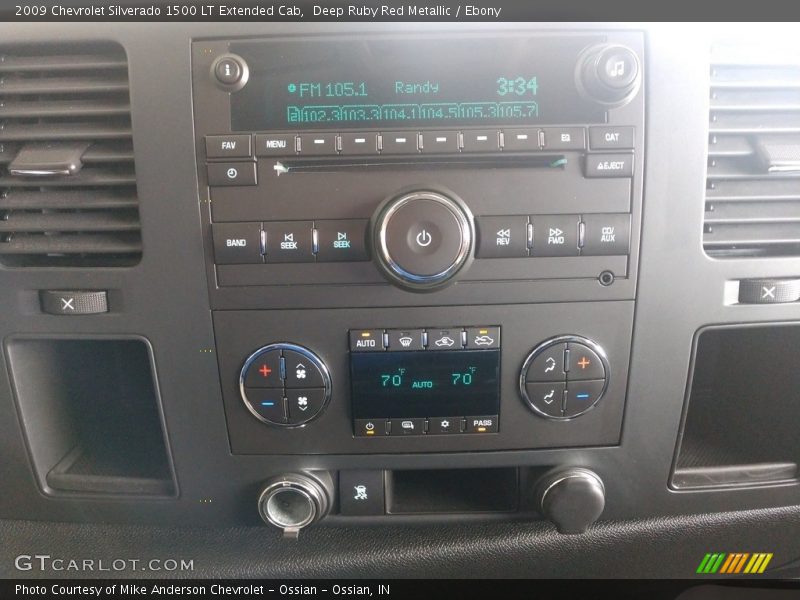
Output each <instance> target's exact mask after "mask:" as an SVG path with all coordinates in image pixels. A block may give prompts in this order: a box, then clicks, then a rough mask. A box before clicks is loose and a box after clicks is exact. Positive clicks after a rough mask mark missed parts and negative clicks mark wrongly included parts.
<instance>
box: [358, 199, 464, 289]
mask: <svg viewBox="0 0 800 600" xmlns="http://www.w3.org/2000/svg"><path fill="white" fill-rule="evenodd" d="M371 232H372V236H371V238H372V245H373V256H375V257H376V261H377V263H378V267H379V268H380V269H381V271H383V273H384V275H385V276H386V277H387V278H388V279H389V281H391V282H392V283H394V284H395V285H398V286H399V287H402V288H404V289H407V290H410V291H417V292H425V291H432V290H435V289H438V288H441V287H443V286H445V285H447V284H448V283H450V282H452V280H453V278H454V277H455V276H456V274H457V273H458V272H459V271H461V270H462V269H464V268H465V267H466V265H467V264H468V263H469V261H470V260H471V258H472V252H473V245H474V239H475V235H474V233H473V219H472V214H471V213H470V211H469V208H467V206H466V205H465V204H464V203H463V202H462V201H461V200H460V199H458V198H457V197H456V196H455V195H453V194H451V193H447V194H445V193H442V192H438V191H430V190H420V191H412V192H408V193H405V194H402V195H400V196H395V197H393V198H390V199H389V200H387V201H385V202H384V203H383V204H381V206H379V207H378V210H377V211H376V212H375V215H374V216H373V219H372V225H371Z"/></svg>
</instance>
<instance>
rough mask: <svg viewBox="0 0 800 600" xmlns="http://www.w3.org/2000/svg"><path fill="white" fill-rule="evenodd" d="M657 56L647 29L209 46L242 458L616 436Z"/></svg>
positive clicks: (198, 118)
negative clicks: (648, 97) (649, 93)
mask: <svg viewBox="0 0 800 600" xmlns="http://www.w3.org/2000/svg"><path fill="white" fill-rule="evenodd" d="M643 58H644V38H643V36H642V34H641V33H640V32H635V31H607V32H605V31H597V32H592V31H581V32H573V33H571V32H547V33H535V34H525V33H521V32H511V31H509V32H506V33H504V34H503V35H502V36H499V35H493V36H490V35H486V34H458V35H455V34H452V33H440V34H437V33H434V32H431V33H426V34H418V35H401V34H389V35H386V34H383V35H380V34H372V35H362V36H359V37H358V38H355V37H350V38H347V37H343V36H340V37H333V36H304V37H288V36H287V37H279V38H278V37H275V38H264V39H249V40H248V39H237V40H198V41H195V42H194V43H193V89H194V109H195V110H194V117H195V135H196V149H197V159H198V174H199V175H198V183H199V193H200V206H201V211H202V215H203V223H204V226H205V231H204V236H205V238H204V239H205V242H206V246H205V248H206V259H207V272H208V279H209V293H210V297H211V305H212V308H213V311H214V324H215V335H216V339H217V351H218V356H219V367H220V373H221V375H222V377H223V381H224V388H223V397H224V401H225V414H226V418H227V424H228V429H229V432H230V439H231V449H232V451H233V452H234V453H235V454H284V455H286V454H332V453H333V454H360V453H371V454H380V453H414V452H458V451H476V450H487V451H489V450H520V449H531V448H558V447H575V446H587V445H613V444H616V443H618V442H619V435H620V429H621V424H622V415H623V407H624V402H625V389H626V382H627V364H628V358H629V355H630V334H631V328H632V324H633V309H634V302H633V301H634V299H635V291H636V275H637V261H638V247H639V224H640V221H641V214H642V212H641V209H642V165H643V149H644V89H643V86H642V84H641V82H642V81H643V78H644V70H643V68H644V67H643V65H644V64H645V63H644V60H643ZM410 292H426V293H425V294H422V293H410ZM501 332H502V346H501V335H500V334H501ZM348 336H349V337H348ZM348 339H349V345H348V342H347V340H348Z"/></svg>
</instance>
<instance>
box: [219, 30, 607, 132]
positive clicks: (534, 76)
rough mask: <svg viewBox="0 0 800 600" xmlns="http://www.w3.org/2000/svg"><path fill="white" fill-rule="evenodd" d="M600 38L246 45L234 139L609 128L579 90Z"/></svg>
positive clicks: (239, 48) (234, 106)
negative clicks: (276, 134)
mask: <svg viewBox="0 0 800 600" xmlns="http://www.w3.org/2000/svg"><path fill="white" fill-rule="evenodd" d="M602 39H603V38H601V37H599V36H576V37H558V38H555V37H548V36H538V37H525V36H519V35H513V34H508V35H500V34H498V35H497V36H496V37H491V38H490V37H470V38H439V39H427V38H392V37H384V38H355V37H354V38H353V39H351V40H335V41H331V40H327V41H326V40H313V39H307V40H304V41H276V42H240V43H233V44H231V51H232V52H234V53H236V54H239V55H240V56H242V57H243V58H244V59H245V60H246V61H247V64H248V68H249V70H250V78H249V80H248V82H247V84H246V85H245V86H244V88H243V89H242V90H240V91H238V92H235V93H233V94H231V128H232V130H234V131H303V130H320V129H333V130H347V129H385V128H405V127H418V128H425V129H430V128H437V127H442V128H460V127H481V126H492V127H497V126H509V127H524V126H528V125H538V124H585V123H598V122H604V121H605V116H606V115H605V110H604V109H603V108H602V107H601V106H599V105H597V104H595V103H593V102H590V101H588V100H585V99H584V98H582V97H581V96H580V95H579V93H578V90H577V86H576V84H575V65H576V62H577V59H578V56H579V54H580V53H581V51H582V50H583V49H584V48H586V47H587V46H590V45H592V44H593V43H596V42H598V41H602Z"/></svg>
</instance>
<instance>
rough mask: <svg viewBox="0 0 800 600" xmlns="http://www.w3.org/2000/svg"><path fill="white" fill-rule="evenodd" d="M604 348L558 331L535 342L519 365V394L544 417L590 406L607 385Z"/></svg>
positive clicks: (564, 416) (567, 415) (558, 416)
mask: <svg viewBox="0 0 800 600" xmlns="http://www.w3.org/2000/svg"><path fill="white" fill-rule="evenodd" d="M609 372H610V368H609V365H608V358H607V357H606V353H605V350H603V348H602V346H600V345H599V344H597V343H596V342H594V341H592V340H590V339H587V338H585V337H580V336H576V335H561V336H557V337H554V338H551V339H549V340H547V341H545V342H543V343H541V344H539V345H538V346H537V347H536V348H535V349H534V350H533V352H531V353H530V354H529V355H528V358H527V359H526V360H525V363H524V364H523V365H522V371H521V373H520V379H519V389H520V394H521V395H522V398H523V399H524V400H525V402H527V403H528V405H529V406H530V407H531V409H532V410H533V411H534V412H535V413H536V414H538V415H540V416H542V417H545V418H547V419H572V418H575V417H579V416H580V415H582V414H584V413H585V412H587V411H588V410H590V409H591V408H593V407H594V406H595V405H596V404H597V403H598V402H599V401H600V399H601V398H602V397H603V394H604V393H605V391H606V388H607V387H608V377H609Z"/></svg>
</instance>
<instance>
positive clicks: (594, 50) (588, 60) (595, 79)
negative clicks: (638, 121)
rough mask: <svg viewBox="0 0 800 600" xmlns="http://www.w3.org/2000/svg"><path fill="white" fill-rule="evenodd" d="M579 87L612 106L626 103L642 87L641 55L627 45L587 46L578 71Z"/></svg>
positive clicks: (590, 95) (599, 100)
mask: <svg viewBox="0 0 800 600" xmlns="http://www.w3.org/2000/svg"><path fill="white" fill-rule="evenodd" d="M575 76H576V77H575V79H576V84H577V86H578V89H579V91H580V92H581V93H582V94H583V95H584V96H586V97H588V98H589V99H591V100H593V101H595V102H598V103H600V104H604V105H606V106H608V107H610V108H613V107H618V106H622V105H623V104H627V103H628V102H629V101H630V100H631V99H632V98H633V97H634V96H635V95H636V92H638V91H639V86H640V85H641V79H642V78H641V68H640V66H639V57H638V56H636V53H635V52H634V51H633V50H631V49H630V48H628V47H626V46H620V45H618V44H599V45H597V46H591V47H590V48H587V49H586V50H585V51H584V52H583V54H582V55H581V57H580V58H579V59H578V64H577V67H576V73H575Z"/></svg>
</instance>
